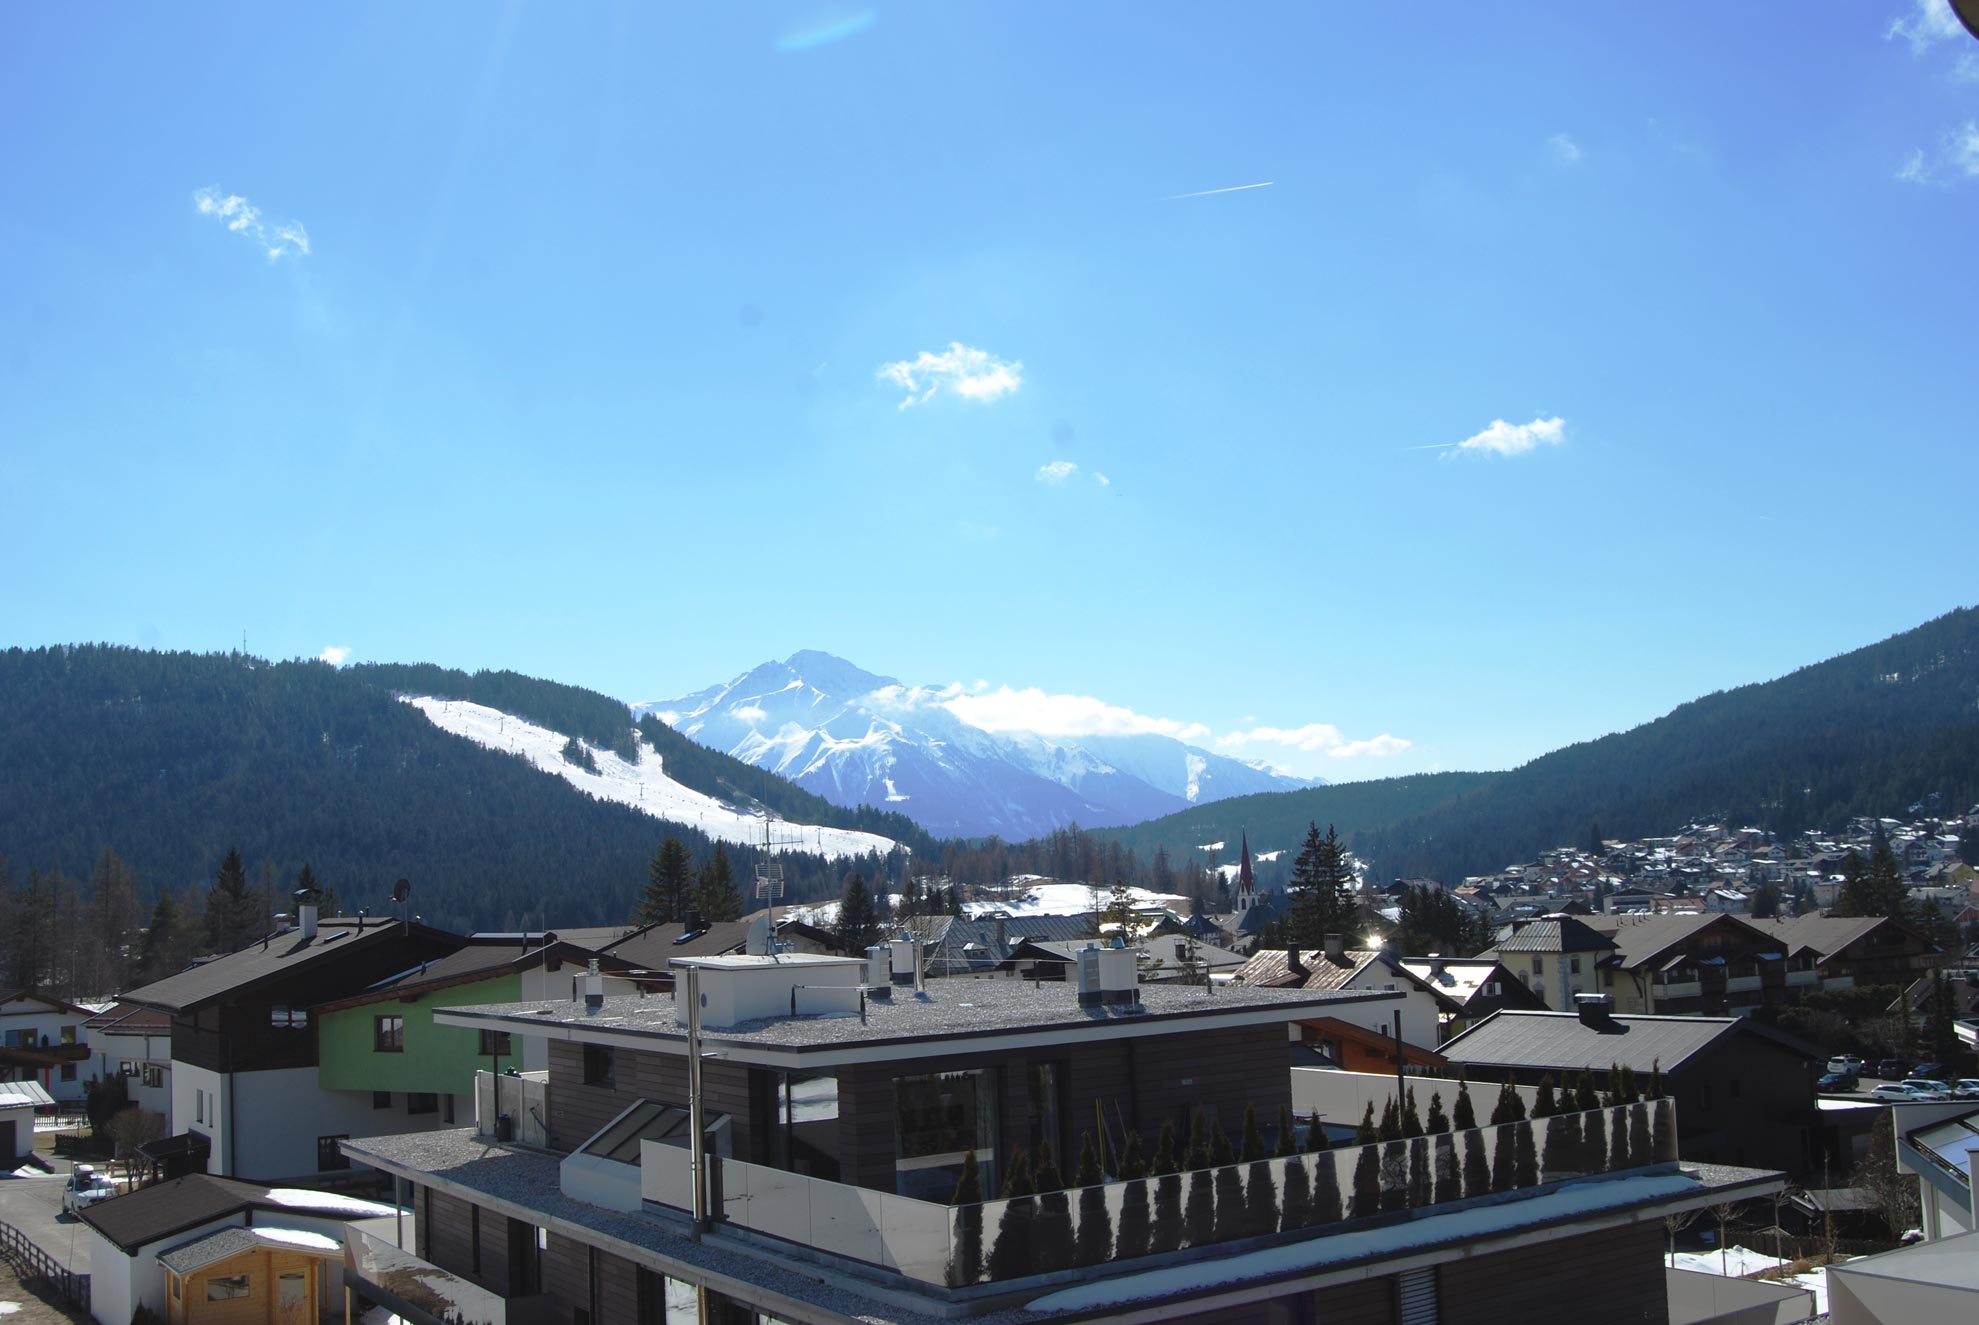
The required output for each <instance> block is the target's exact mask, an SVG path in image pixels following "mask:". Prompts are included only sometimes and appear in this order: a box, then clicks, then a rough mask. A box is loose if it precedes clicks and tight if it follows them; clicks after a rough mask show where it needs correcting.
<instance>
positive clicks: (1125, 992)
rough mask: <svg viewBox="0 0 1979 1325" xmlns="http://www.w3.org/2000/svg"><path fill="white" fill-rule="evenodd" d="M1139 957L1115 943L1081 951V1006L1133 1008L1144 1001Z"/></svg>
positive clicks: (1131, 950)
mask: <svg viewBox="0 0 1979 1325" xmlns="http://www.w3.org/2000/svg"><path fill="white" fill-rule="evenodd" d="M1137 958H1138V954H1137V953H1136V952H1135V951H1134V950H1133V949H1132V948H1129V947H1127V946H1126V945H1125V944H1123V943H1119V942H1117V941H1116V943H1115V945H1114V946H1112V947H1107V948H1081V949H1079V968H1078V969H1079V1006H1080V1007H1133V1006H1135V1005H1136V1004H1138V1003H1139V1002H1140V1001H1141V987H1140V986H1141V980H1140V969H1139V967H1138V965H1137Z"/></svg>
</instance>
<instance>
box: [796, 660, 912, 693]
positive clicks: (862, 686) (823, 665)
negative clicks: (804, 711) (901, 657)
mask: <svg viewBox="0 0 1979 1325" xmlns="http://www.w3.org/2000/svg"><path fill="white" fill-rule="evenodd" d="M783 665H784V666H785V667H788V668H789V669H790V670H791V673H792V674H793V675H795V676H796V677H797V678H798V679H800V680H802V681H803V682H804V683H805V684H806V685H809V686H810V687H812V688H813V689H815V690H817V691H818V692H819V693H820V694H825V695H830V696H832V697H833V698H835V699H857V698H858V697H859V696H861V695H869V694H871V693H872V692H873V691H875V690H879V689H881V688H882V687H885V686H891V685H899V684H900V682H898V681H896V680H894V679H893V678H892V677H890V676H877V675H875V674H873V673H872V672H868V671H865V670H863V669H862V668H860V667H859V666H858V665H856V664H854V663H849V662H847V661H846V660H845V659H843V658H840V657H838V656H837V655H835V654H830V653H825V652H823V651H822V650H819V649H799V650H798V651H797V652H795V653H793V654H791V655H790V656H789V657H788V658H785V659H784V660H783Z"/></svg>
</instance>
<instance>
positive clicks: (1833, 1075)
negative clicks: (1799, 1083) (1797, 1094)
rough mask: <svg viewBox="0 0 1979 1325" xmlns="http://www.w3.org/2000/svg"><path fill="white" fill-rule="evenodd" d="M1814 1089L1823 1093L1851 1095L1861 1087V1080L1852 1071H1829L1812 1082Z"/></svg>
mask: <svg viewBox="0 0 1979 1325" xmlns="http://www.w3.org/2000/svg"><path fill="white" fill-rule="evenodd" d="M1814 1089H1815V1090H1816V1091H1818V1092H1819V1093H1821V1094H1823V1095H1852V1094H1854V1093H1855V1092H1856V1091H1858V1090H1861V1089H1862V1082H1861V1081H1860V1080H1858V1079H1857V1078H1856V1075H1855V1073H1853V1072H1829V1073H1828V1074H1827V1075H1826V1076H1824V1077H1822V1078H1821V1079H1820V1080H1819V1081H1817V1082H1815V1083H1814Z"/></svg>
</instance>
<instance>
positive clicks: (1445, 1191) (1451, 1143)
mask: <svg viewBox="0 0 1979 1325" xmlns="http://www.w3.org/2000/svg"><path fill="white" fill-rule="evenodd" d="M1429 1139H1430V1144H1432V1145H1433V1146H1435V1148H1436V1159H1435V1164H1436V1192H1435V1201H1436V1204H1438V1205H1447V1204H1448V1203H1449V1202H1451V1201H1457V1200H1461V1199H1463V1195H1464V1180H1463V1175H1462V1174H1461V1173H1459V1172H1458V1171H1457V1138H1456V1137H1454V1136H1452V1135H1451V1134H1450V1133H1449V1132H1447V1131H1443V1132H1436V1131H1432V1132H1431V1133H1430V1134H1429Z"/></svg>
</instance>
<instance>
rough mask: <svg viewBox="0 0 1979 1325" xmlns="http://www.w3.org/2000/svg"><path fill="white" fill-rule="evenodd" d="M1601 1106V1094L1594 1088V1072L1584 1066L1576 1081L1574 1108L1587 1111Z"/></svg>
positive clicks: (1583, 1111)
mask: <svg viewBox="0 0 1979 1325" xmlns="http://www.w3.org/2000/svg"><path fill="white" fill-rule="evenodd" d="M1600 1107H1601V1096H1600V1093H1599V1092H1598V1091H1596V1090H1595V1089H1594V1073H1593V1072H1592V1071H1590V1070H1589V1069H1587V1068H1585V1067H1583V1068H1582V1069H1581V1070H1580V1076H1579V1077H1578V1078H1576V1079H1575V1081H1574V1108H1576V1109H1578V1110H1580V1111H1581V1112H1582V1113H1586V1112H1587V1111H1588V1110H1589V1109H1598V1108H1600Z"/></svg>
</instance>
